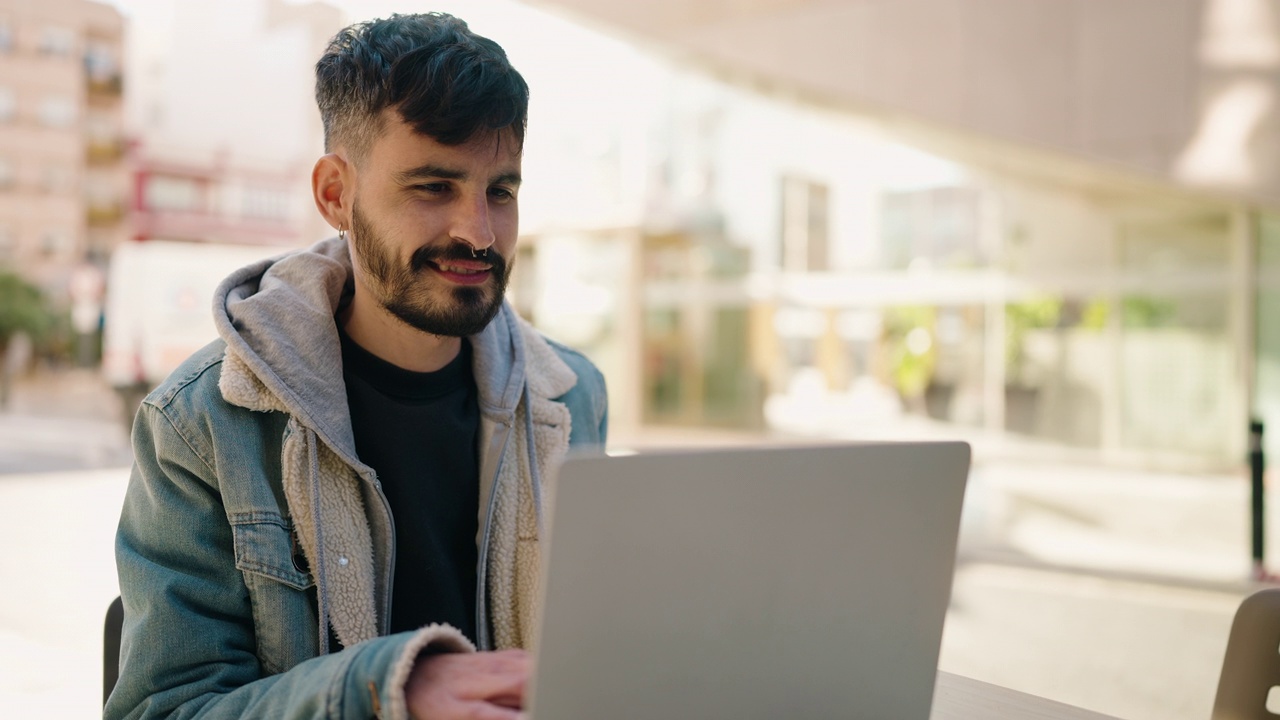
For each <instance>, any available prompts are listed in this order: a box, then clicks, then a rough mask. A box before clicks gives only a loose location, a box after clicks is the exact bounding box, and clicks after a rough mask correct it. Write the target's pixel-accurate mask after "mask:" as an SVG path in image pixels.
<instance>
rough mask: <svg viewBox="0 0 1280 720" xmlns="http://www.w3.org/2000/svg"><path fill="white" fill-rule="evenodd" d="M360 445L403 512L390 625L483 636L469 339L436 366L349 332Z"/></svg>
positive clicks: (345, 358) (476, 417) (345, 341)
mask: <svg viewBox="0 0 1280 720" xmlns="http://www.w3.org/2000/svg"><path fill="white" fill-rule="evenodd" d="M342 367H343V379H344V380H345V381H346V384H347V402H348V404H349V405H350V407H351V425H352V429H353V431H354V433H355V441H356V452H357V453H358V454H359V456H360V459H361V460H363V461H364V462H366V463H368V464H369V466H370V467H372V468H373V469H374V470H375V471H376V472H377V473H378V479H379V481H381V483H382V492H383V493H384V494H385V495H386V497H387V501H388V502H389V503H390V504H391V514H392V517H393V518H394V519H395V529H396V533H395V534H396V560H395V579H394V581H393V584H392V593H391V631H392V632H399V631H401V630H414V629H417V628H419V627H422V626H423V625H426V624H429V623H433V622H439V623H449V624H450V625H453V626H454V627H456V628H458V629H459V630H461V631H462V632H463V633H465V634H466V635H467V637H469V638H471V639H472V640H474V639H475V637H476V631H475V628H476V622H475V607H476V554H477V551H476V529H477V523H478V520H477V517H478V514H479V503H480V484H479V470H478V468H477V456H476V442H477V438H478V436H479V428H480V408H479V404H478V402H477V399H476V385H475V381H474V379H473V378H472V375H471V346H470V344H469V343H468V342H467V341H465V340H464V341H463V342H462V351H461V352H459V353H458V357H456V358H455V359H454V360H453V361H452V362H450V363H449V364H448V365H446V366H444V367H443V368H441V369H439V370H437V371H435V372H429V373H421V372H413V371H411V370H405V369H403V368H400V367H397V366H395V365H393V364H391V363H389V362H387V361H385V360H383V359H381V358H379V357H377V356H376V355H374V354H372V353H370V352H369V351H368V350H365V349H364V348H362V347H360V346H359V345H357V344H356V343H355V342H354V341H353V340H351V339H350V338H349V337H347V336H346V334H345V333H342Z"/></svg>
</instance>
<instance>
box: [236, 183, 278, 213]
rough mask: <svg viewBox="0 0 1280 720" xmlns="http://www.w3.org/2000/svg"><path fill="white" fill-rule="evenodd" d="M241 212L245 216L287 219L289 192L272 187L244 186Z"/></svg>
mask: <svg viewBox="0 0 1280 720" xmlns="http://www.w3.org/2000/svg"><path fill="white" fill-rule="evenodd" d="M241 212H242V213H243V214H244V216H245V217H247V218H255V219H259V220H287V219H288V217H289V194H288V193H286V192H285V191H283V190H276V189H274V188H264V187H253V186H249V187H246V188H245V189H244V196H243V206H242V208H241Z"/></svg>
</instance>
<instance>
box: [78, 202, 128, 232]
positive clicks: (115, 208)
mask: <svg viewBox="0 0 1280 720" xmlns="http://www.w3.org/2000/svg"><path fill="white" fill-rule="evenodd" d="M84 219H85V223H86V224H87V225H88V226H89V227H108V226H111V225H115V224H117V223H119V222H120V221H121V220H123V219H124V205H123V204H121V203H112V204H100V205H89V206H88V207H86V208H85V211H84Z"/></svg>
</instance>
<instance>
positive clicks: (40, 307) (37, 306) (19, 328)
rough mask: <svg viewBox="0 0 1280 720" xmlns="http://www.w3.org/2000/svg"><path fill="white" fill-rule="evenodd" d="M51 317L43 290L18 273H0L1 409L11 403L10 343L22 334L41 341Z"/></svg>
mask: <svg viewBox="0 0 1280 720" xmlns="http://www.w3.org/2000/svg"><path fill="white" fill-rule="evenodd" d="M50 320H51V315H50V313H49V308H48V305H47V303H46V301H45V297H44V293H42V292H40V288H38V287H36V286H34V285H32V284H31V283H28V282H27V281H26V280H23V279H22V278H21V277H19V276H18V275H17V274H15V273H13V272H11V271H7V270H0V407H4V406H6V405H7V404H8V401H9V384H10V381H11V379H12V378H11V377H10V375H11V373H12V371H13V368H11V367H9V362H8V350H9V343H10V342H12V341H13V338H15V337H17V336H18V335H19V334H20V333H25V334H26V335H28V336H29V337H31V339H32V340H35V339H38V338H39V337H40V336H41V335H42V334H43V333H44V332H45V330H46V329H48V327H49V325H50Z"/></svg>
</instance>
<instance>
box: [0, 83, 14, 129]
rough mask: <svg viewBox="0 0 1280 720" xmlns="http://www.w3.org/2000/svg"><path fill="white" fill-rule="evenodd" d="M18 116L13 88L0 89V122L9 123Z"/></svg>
mask: <svg viewBox="0 0 1280 720" xmlns="http://www.w3.org/2000/svg"><path fill="white" fill-rule="evenodd" d="M17 114H18V96H17V95H16V94H15V93H14V92H13V88H9V87H0V122H10V121H12V120H13V118H14V117H15V116H17Z"/></svg>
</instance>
